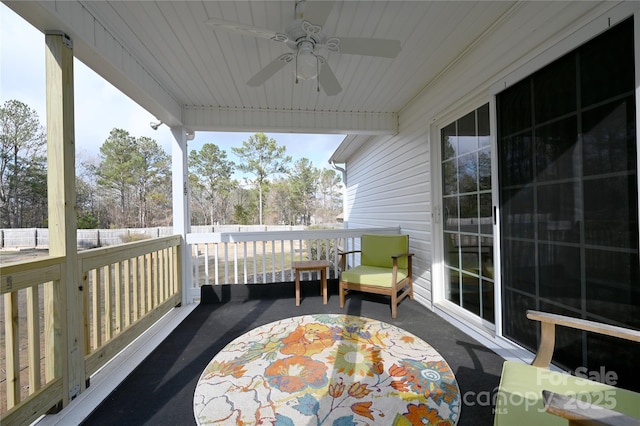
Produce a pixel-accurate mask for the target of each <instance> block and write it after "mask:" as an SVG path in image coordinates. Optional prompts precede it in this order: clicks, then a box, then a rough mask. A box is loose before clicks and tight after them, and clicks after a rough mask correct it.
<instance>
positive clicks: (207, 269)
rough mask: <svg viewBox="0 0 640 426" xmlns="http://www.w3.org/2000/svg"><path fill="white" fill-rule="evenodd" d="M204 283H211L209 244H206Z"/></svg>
mask: <svg viewBox="0 0 640 426" xmlns="http://www.w3.org/2000/svg"><path fill="white" fill-rule="evenodd" d="M204 284H205V285H209V244H206V243H205V245H204Z"/></svg>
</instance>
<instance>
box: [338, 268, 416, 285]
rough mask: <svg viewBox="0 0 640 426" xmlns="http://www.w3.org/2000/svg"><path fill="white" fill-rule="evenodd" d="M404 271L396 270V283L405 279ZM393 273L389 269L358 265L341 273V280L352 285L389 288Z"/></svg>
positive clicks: (406, 274)
mask: <svg viewBox="0 0 640 426" xmlns="http://www.w3.org/2000/svg"><path fill="white" fill-rule="evenodd" d="M407 276H408V271H407V270H406V269H398V276H397V279H398V282H400V281H402V280H403V279H405V278H407ZM392 278H393V273H392V270H391V269H389V268H379V267H376V266H366V265H360V266H356V267H355V268H351V269H348V270H346V271H343V272H342V275H341V280H342V281H347V282H350V283H354V284H366V285H373V286H379V287H388V288H391V283H392Z"/></svg>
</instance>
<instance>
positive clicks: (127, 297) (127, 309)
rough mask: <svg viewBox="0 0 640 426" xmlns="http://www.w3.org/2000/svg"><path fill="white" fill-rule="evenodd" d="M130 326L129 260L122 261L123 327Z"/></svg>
mask: <svg viewBox="0 0 640 426" xmlns="http://www.w3.org/2000/svg"><path fill="white" fill-rule="evenodd" d="M130 325H131V259H127V260H125V261H124V327H125V328H126V327H129V326H130Z"/></svg>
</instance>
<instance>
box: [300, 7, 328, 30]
mask: <svg viewBox="0 0 640 426" xmlns="http://www.w3.org/2000/svg"><path fill="white" fill-rule="evenodd" d="M333 3H334V2H333V1H329V0H322V1H320V0H317V1H305V5H304V13H303V16H302V19H304V20H306V21H309V22H311V23H312V24H313V25H320V26H321V27H323V26H324V24H325V22H326V21H327V18H328V17H329V14H330V13H331V10H332V9H333Z"/></svg>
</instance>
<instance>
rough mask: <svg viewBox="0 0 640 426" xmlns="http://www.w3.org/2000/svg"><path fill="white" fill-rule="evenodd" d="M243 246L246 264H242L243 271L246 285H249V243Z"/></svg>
mask: <svg viewBox="0 0 640 426" xmlns="http://www.w3.org/2000/svg"><path fill="white" fill-rule="evenodd" d="M242 246H243V247H244V262H242V269H243V271H244V280H243V281H244V283H245V284H247V278H248V277H247V275H248V273H249V271H248V267H247V259H248V257H247V243H246V241H245V242H244V243H243V244H242Z"/></svg>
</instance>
